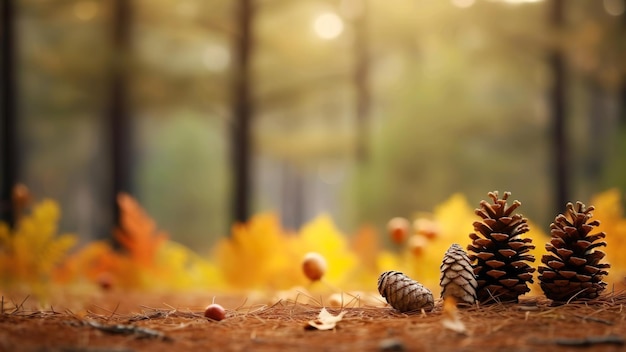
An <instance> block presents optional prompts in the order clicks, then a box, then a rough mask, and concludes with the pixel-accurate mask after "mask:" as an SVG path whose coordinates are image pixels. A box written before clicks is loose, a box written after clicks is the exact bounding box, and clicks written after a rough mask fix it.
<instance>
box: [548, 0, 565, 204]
mask: <svg viewBox="0 0 626 352" xmlns="http://www.w3.org/2000/svg"><path fill="white" fill-rule="evenodd" d="M549 6H550V17H549V21H550V27H551V29H552V32H553V34H555V35H556V39H557V42H556V43H554V44H553V46H552V48H551V52H550V53H549V55H548V65H549V69H550V71H551V72H552V87H551V90H550V99H549V104H550V114H551V120H552V143H553V144H552V147H553V155H554V166H553V167H554V187H555V193H554V197H555V198H554V201H555V203H556V204H555V208H554V209H555V210H558V211H557V213H558V212H561V211H562V210H563V209H564V207H565V204H566V203H567V202H568V201H569V200H568V199H569V175H568V172H567V165H568V161H569V160H568V155H567V139H566V134H565V126H566V115H567V113H566V111H565V108H566V97H565V95H566V94H565V93H566V92H565V87H566V73H565V60H564V55H563V50H562V48H561V45H562V43H561V40H562V39H561V33H562V30H563V27H564V6H565V2H564V1H563V0H551V2H550V3H549Z"/></svg>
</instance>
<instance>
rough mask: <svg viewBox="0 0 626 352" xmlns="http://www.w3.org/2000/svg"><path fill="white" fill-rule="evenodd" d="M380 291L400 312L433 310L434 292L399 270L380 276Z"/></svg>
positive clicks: (386, 272)
mask: <svg viewBox="0 0 626 352" xmlns="http://www.w3.org/2000/svg"><path fill="white" fill-rule="evenodd" d="M378 292H380V294H381V295H382V296H383V297H385V299H386V300H387V303H389V305H391V306H392V307H393V308H395V309H396V310H399V311H400V312H410V311H419V310H422V309H424V310H425V311H431V310H432V309H433V307H434V306H435V301H434V299H433V294H432V293H431V292H430V290H429V289H427V288H426V287H424V286H422V284H420V283H419V282H417V281H415V280H412V279H411V278H409V277H408V276H406V275H404V274H403V273H401V272H399V271H385V272H384V273H382V274H380V277H379V278H378Z"/></svg>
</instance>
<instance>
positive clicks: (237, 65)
mask: <svg viewBox="0 0 626 352" xmlns="http://www.w3.org/2000/svg"><path fill="white" fill-rule="evenodd" d="M253 17H254V8H253V4H252V0H239V1H238V2H237V4H236V5H235V23H237V27H238V28H239V30H238V31H237V33H236V36H235V38H234V42H233V46H234V47H233V53H234V67H233V85H232V104H233V106H232V109H233V118H232V125H231V128H232V130H231V143H232V145H231V153H232V156H231V157H232V163H233V164H232V167H233V198H232V199H233V204H232V206H233V209H232V211H233V214H232V216H233V220H234V221H236V222H244V221H246V220H247V219H248V217H249V215H250V198H251V197H250V195H251V194H252V187H251V175H250V169H251V153H252V148H251V119H252V116H253V111H254V108H253V104H252V94H251V88H252V77H251V69H250V62H251V57H252V46H253V38H252V24H253Z"/></svg>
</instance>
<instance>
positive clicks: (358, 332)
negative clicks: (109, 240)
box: [0, 292, 626, 352]
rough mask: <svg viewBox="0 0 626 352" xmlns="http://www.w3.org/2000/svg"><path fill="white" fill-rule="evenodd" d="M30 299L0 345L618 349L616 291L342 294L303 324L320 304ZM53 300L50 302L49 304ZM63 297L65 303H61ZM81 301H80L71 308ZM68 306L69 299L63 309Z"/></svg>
mask: <svg viewBox="0 0 626 352" xmlns="http://www.w3.org/2000/svg"><path fill="white" fill-rule="evenodd" d="M65 299H66V300H67V303H68V304H66V305H63V304H60V305H57V306H53V305H50V306H49V308H47V309H41V305H40V304H39V308H32V307H31V305H30V304H29V302H30V299H29V297H28V296H26V297H21V299H20V300H15V297H7V296H3V297H2V306H1V312H0V351H84V352H96V351H114V352H126V351H206V350H216V351H217V350H219V351H277V350H285V351H299V350H311V351H477V350H480V351H504V350H506V351H566V350H578V351H580V350H587V349H593V350H594V351H618V350H624V349H625V348H626V346H625V343H626V342H625V341H626V319H625V317H626V309H625V307H624V306H625V305H626V293H619V294H607V295H605V296H603V297H601V298H600V299H597V300H594V301H590V302H577V303H570V304H565V305H561V306H552V305H551V304H550V301H548V300H546V299H545V298H543V297H529V298H523V299H521V300H520V303H516V304H493V305H489V306H472V307H469V308H459V309H455V308H452V309H449V307H446V308H444V307H443V304H442V303H441V302H437V305H436V307H435V309H434V310H433V311H432V312H427V313H424V312H418V313H415V314H402V313H398V312H396V311H394V310H393V309H391V308H388V307H384V308H381V307H359V306H358V304H357V303H358V302H354V300H353V301H351V302H348V303H347V304H346V305H345V306H344V307H343V308H341V307H333V308H330V307H329V308H328V311H329V312H330V313H332V314H335V315H336V314H339V313H340V312H345V313H343V316H342V319H341V321H339V322H337V325H336V326H335V328H333V329H330V330H317V329H314V328H311V327H310V325H309V322H310V321H312V320H315V319H316V318H317V317H318V314H319V313H320V310H321V309H322V304H318V303H309V304H302V303H298V302H297V301H295V302H294V301H289V300H285V301H278V302H277V303H275V304H272V305H262V304H252V303H248V301H247V300H246V299H244V298H242V297H238V296H232V295H231V296H217V297H215V299H216V301H217V302H219V303H220V304H222V305H223V306H224V307H225V308H226V313H227V314H226V318H225V319H224V320H221V321H212V320H209V319H207V318H205V317H204V308H205V307H206V306H207V304H210V303H211V302H212V300H213V299H214V298H213V296H211V295H206V294H204V295H199V294H189V295H187V294H154V293H153V294H148V293H128V292H117V293H115V292H110V293H107V294H99V295H96V296H94V297H91V298H89V299H84V298H83V299H77V298H71V297H66V298H65ZM55 304H57V303H55ZM64 306H66V307H65V308H64ZM77 306H82V307H84V308H82V309H76V308H75V307H77ZM68 307H74V308H68Z"/></svg>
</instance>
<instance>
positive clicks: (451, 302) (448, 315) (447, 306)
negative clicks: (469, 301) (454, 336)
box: [441, 297, 467, 335]
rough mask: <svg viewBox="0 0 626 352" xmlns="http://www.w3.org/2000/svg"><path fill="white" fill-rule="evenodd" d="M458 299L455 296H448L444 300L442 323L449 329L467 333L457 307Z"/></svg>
mask: <svg viewBox="0 0 626 352" xmlns="http://www.w3.org/2000/svg"><path fill="white" fill-rule="evenodd" d="M456 303H457V302H456V300H455V299H454V298H453V297H446V298H445V299H444V301H443V320H441V325H443V327H444V328H446V329H448V330H452V331H454V332H456V333H459V334H462V335H466V334H467V328H466V327H465V324H464V323H463V322H462V321H461V319H460V318H459V310H458V308H457V307H456Z"/></svg>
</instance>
